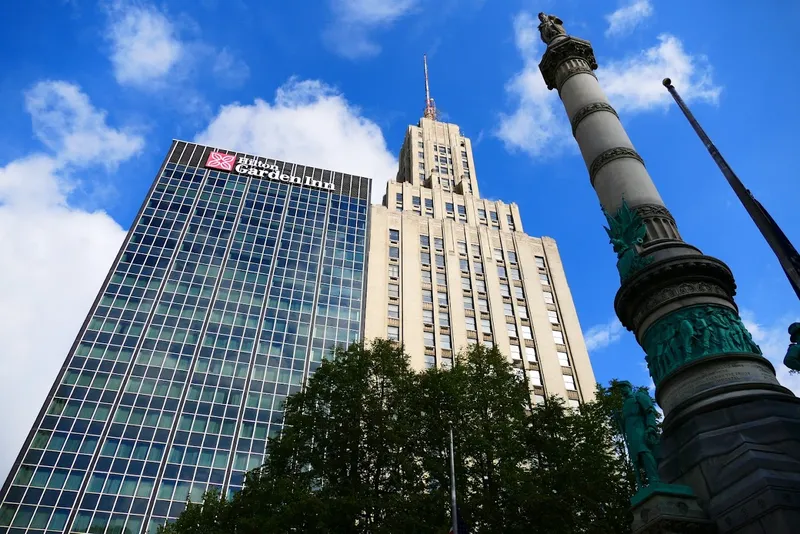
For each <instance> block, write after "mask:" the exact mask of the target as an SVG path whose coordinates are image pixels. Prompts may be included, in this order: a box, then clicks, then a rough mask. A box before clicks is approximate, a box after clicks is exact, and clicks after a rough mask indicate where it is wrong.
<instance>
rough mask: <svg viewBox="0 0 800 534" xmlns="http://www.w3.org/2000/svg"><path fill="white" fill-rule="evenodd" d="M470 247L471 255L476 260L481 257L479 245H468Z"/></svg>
mask: <svg viewBox="0 0 800 534" xmlns="http://www.w3.org/2000/svg"><path fill="white" fill-rule="evenodd" d="M470 247H471V248H472V255H473V256H475V257H476V258H480V257H481V246H480V244H478V243H473V244H472V245H470Z"/></svg>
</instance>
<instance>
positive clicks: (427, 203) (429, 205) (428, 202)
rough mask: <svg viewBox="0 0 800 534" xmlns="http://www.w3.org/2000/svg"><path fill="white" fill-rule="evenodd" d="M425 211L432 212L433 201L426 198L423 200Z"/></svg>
mask: <svg viewBox="0 0 800 534" xmlns="http://www.w3.org/2000/svg"><path fill="white" fill-rule="evenodd" d="M425 209H426V210H430V211H433V199H432V198H426V199H425Z"/></svg>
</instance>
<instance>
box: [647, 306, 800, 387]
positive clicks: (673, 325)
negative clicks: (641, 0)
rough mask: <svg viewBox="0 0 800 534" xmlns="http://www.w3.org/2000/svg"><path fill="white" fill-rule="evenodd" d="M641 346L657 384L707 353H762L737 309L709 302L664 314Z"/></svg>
mask: <svg viewBox="0 0 800 534" xmlns="http://www.w3.org/2000/svg"><path fill="white" fill-rule="evenodd" d="M798 335H800V333H799V334H798ZM642 348H643V349H644V351H645V352H646V353H647V357H646V360H647V367H648V369H649V370H650V376H651V377H653V382H655V384H656V386H658V385H659V384H660V383H661V381H662V380H663V379H664V377H666V376H667V375H669V374H670V373H672V372H673V371H675V370H676V369H677V368H679V367H680V366H682V365H684V364H687V363H689V362H692V361H694V360H698V359H700V358H704V357H706V356H713V355H715V354H727V353H745V354H757V355H760V354H761V349H760V348H759V347H758V345H756V343H755V341H753V338H752V336H751V335H750V332H748V331H747V328H745V326H744V324H743V323H742V320H741V319H740V318H739V316H738V315H737V314H736V312H734V311H733V310H732V309H730V308H728V307H725V306H716V305H710V304H709V305H701V306H692V307H689V308H681V309H679V310H677V311H674V312H672V313H670V314H668V315H666V316H664V317H662V318H661V319H659V320H658V321H656V322H655V323H653V325H652V326H651V327H650V328H648V329H647V331H646V332H645V333H644V336H643V338H642ZM790 350H791V349H790ZM796 350H797V349H796ZM787 358H788V355H787ZM799 363H800V362H799ZM787 366H788V364H787Z"/></svg>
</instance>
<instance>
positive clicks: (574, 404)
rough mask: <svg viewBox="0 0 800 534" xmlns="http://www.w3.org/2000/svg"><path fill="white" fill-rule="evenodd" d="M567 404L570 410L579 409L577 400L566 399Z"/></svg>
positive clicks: (579, 403)
mask: <svg viewBox="0 0 800 534" xmlns="http://www.w3.org/2000/svg"><path fill="white" fill-rule="evenodd" d="M567 402H568V403H569V407H570V408H580V407H581V401H579V400H575V399H567Z"/></svg>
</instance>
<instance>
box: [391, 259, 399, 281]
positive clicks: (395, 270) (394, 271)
mask: <svg viewBox="0 0 800 534" xmlns="http://www.w3.org/2000/svg"><path fill="white" fill-rule="evenodd" d="M398 276H400V266H399V265H397V264H396V263H390V264H389V277H390V278H397V277H398Z"/></svg>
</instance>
